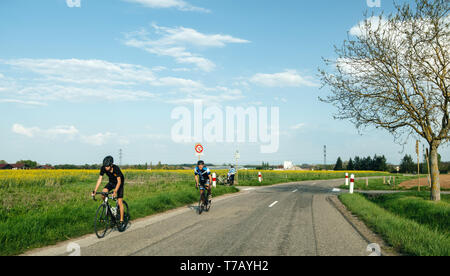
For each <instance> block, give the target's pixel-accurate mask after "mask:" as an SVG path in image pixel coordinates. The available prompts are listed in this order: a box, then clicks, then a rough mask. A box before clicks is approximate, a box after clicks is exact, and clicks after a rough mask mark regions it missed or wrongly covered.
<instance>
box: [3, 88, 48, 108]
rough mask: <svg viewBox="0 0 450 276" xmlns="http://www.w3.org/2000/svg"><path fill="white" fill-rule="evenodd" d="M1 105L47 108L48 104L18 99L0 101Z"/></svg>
mask: <svg viewBox="0 0 450 276" xmlns="http://www.w3.org/2000/svg"><path fill="white" fill-rule="evenodd" d="M3 90H6V88H0V92H1V91H3ZM0 103H16V104H22V105H35V106H46V105H47V104H46V103H42V102H36V101H22V100H17V99H0Z"/></svg>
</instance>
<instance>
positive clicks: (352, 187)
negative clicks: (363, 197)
mask: <svg viewBox="0 0 450 276" xmlns="http://www.w3.org/2000/svg"><path fill="white" fill-rule="evenodd" d="M354 188H355V175H354V174H352V176H351V177H350V194H353V190H354Z"/></svg>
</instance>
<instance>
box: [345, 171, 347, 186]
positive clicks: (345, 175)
mask: <svg viewBox="0 0 450 276" xmlns="http://www.w3.org/2000/svg"><path fill="white" fill-rule="evenodd" d="M345 186H348V173H345Z"/></svg>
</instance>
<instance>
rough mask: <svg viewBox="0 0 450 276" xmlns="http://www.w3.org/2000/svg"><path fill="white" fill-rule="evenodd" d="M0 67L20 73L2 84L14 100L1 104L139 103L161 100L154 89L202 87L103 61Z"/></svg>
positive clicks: (25, 62) (18, 61)
mask: <svg viewBox="0 0 450 276" xmlns="http://www.w3.org/2000/svg"><path fill="white" fill-rule="evenodd" d="M0 64H5V65H8V66H10V67H11V70H15V71H18V73H19V75H20V74H21V75H20V76H19V77H18V78H17V79H16V80H15V81H14V80H13V79H10V80H8V82H7V83H5V85H2V84H1V83H0V86H2V91H1V92H2V94H3V95H5V96H6V95H7V96H8V97H11V95H14V98H15V99H14V100H11V99H1V98H0V103H1V102H5V103H6V102H8V103H20V104H30V105H40V104H41V105H42V104H44V103H43V102H45V101H57V100H64V101H72V102H80V101H84V100H93V99H98V100H109V101H115V100H120V101H140V100H146V99H155V98H158V96H159V94H158V91H157V89H155V88H159V89H160V90H161V89H162V88H178V89H179V90H181V91H183V90H184V89H189V90H192V89H201V88H202V87H203V84H202V83H200V82H197V81H194V80H189V79H183V78H175V77H162V78H160V77H157V76H156V75H155V70H163V68H162V67H155V68H154V69H149V68H147V67H144V66H140V65H132V64H122V63H111V62H107V61H103V60H80V59H13V60H0ZM30 73H31V74H32V75H31V76H30ZM33 74H34V75H33ZM19 79H20V81H19ZM150 91H151V92H150ZM3 92H4V93H3ZM165 92H166V91H165ZM0 97H1V96H0Z"/></svg>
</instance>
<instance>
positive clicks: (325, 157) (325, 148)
mask: <svg viewBox="0 0 450 276" xmlns="http://www.w3.org/2000/svg"><path fill="white" fill-rule="evenodd" d="M323 164H324V166H325V170H327V146H326V145H325V146H323Z"/></svg>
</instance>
